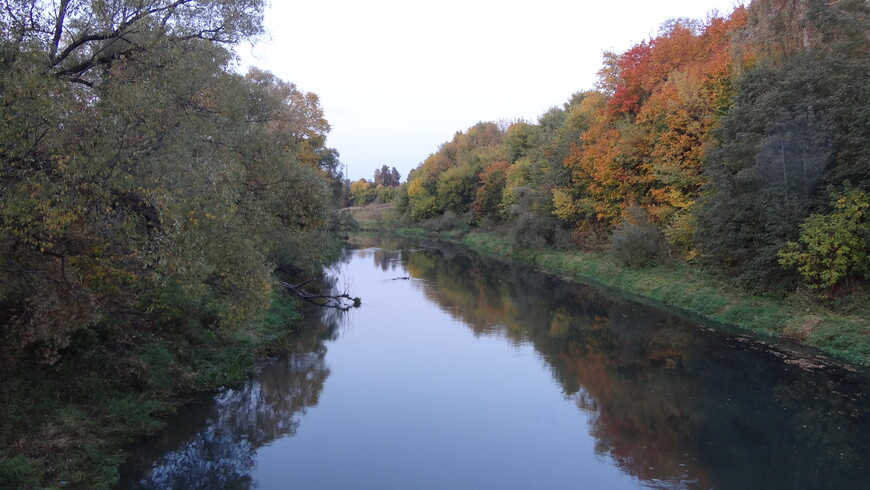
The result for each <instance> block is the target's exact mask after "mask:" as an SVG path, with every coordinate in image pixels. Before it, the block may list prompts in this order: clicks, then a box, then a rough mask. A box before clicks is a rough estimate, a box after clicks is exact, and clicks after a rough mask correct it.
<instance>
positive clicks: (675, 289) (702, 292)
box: [351, 208, 870, 369]
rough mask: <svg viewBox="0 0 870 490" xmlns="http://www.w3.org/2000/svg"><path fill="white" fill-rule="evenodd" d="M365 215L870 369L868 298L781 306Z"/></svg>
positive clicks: (706, 280)
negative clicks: (410, 226) (810, 349)
mask: <svg viewBox="0 0 870 490" xmlns="http://www.w3.org/2000/svg"><path fill="white" fill-rule="evenodd" d="M363 209H365V208H360V211H357V212H356V213H353V212H352V213H351V214H352V215H353V216H354V218H355V219H357V220H358V221H359V222H360V230H361V231H362V232H363V233H374V234H379V233H393V234H398V235H402V236H407V237H424V236H430V237H437V238H440V239H446V240H451V241H455V242H458V243H462V244H463V245H465V246H466V247H468V248H470V249H472V250H475V251H476V252H478V253H481V254H484V255H488V256H491V257H494V258H497V259H499V260H502V261H505V262H508V263H510V262H518V263H523V264H527V265H531V266H533V267H536V268H538V269H541V270H544V271H546V272H548V273H551V274H554V275H557V276H560V277H562V278H564V279H567V280H571V281H577V282H582V283H586V284H593V285H596V286H603V287H607V288H614V289H616V290H619V291H621V292H624V293H628V294H630V295H634V296H637V297H640V298H644V299H646V300H649V301H651V302H653V303H655V304H657V305H658V306H660V307H663V308H669V309H674V310H678V311H681V312H683V313H687V314H690V315H693V316H696V317H697V318H699V319H700V320H703V321H706V322H710V323H713V324H720V325H728V326H730V327H734V328H737V329H739V330H740V331H743V332H745V333H747V334H749V335H754V336H758V337H767V338H770V337H773V338H778V339H785V340H786V341H790V342H794V343H796V344H799V345H802V346H806V347H810V348H812V349H818V350H819V351H821V352H822V353H824V354H825V355H827V356H831V358H832V359H830V361H829V362H831V363H834V364H839V365H843V366H845V367H851V368H859V369H867V368H870V320H868V318H870V311H868V310H870V307H868V300H867V298H866V297H863V298H858V299H855V300H853V301H851V302H850V303H848V304H845V303H840V304H836V303H830V302H827V303H826V302H822V301H819V300H818V298H816V297H815V296H813V295H812V293H809V292H807V293H792V294H790V295H787V296H785V297H776V298H775V297H771V296H762V295H758V294H752V293H750V292H746V291H741V290H740V289H739V288H736V287H735V286H733V285H732V284H730V283H728V282H727V281H726V280H724V279H721V278H717V277H715V276H714V275H712V274H710V273H708V272H705V271H703V270H701V269H700V268H698V267H694V266H692V265H690V264H686V263H681V262H671V263H667V264H663V265H658V266H654V267H648V268H642V269H629V268H626V267H624V266H622V265H621V264H620V263H619V262H617V261H616V260H615V259H614V258H612V257H611V256H609V255H607V254H601V253H594V252H581V251H575V250H555V249H539V250H530V249H522V248H518V247H517V246H516V244H515V241H514V240H513V239H511V238H510V237H507V236H504V235H500V234H497V233H491V232H483V231H478V230H473V229H470V228H468V227H467V226H460V227H453V226H449V224H447V226H441V225H442V224H443V223H440V222H439V219H435V220H430V222H428V223H426V224H425V225H428V226H427V227H426V228H423V227H412V228H408V227H405V225H404V224H403V223H401V222H400V221H399V220H398V219H397V218H396V217H395V216H394V215H390V214H388V213H387V214H385V213H384V212H383V211H380V212H379V213H378V215H377V217H376V218H373V217H370V216H369V215H368V214H367V213H365V212H364V211H361V210H363Z"/></svg>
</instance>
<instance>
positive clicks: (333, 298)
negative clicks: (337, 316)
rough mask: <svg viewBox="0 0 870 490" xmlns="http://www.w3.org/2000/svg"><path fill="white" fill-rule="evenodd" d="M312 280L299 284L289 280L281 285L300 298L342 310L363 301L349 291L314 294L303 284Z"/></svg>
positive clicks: (356, 305)
mask: <svg viewBox="0 0 870 490" xmlns="http://www.w3.org/2000/svg"><path fill="white" fill-rule="evenodd" d="M308 282H310V281H306V282H303V283H301V284H298V285H293V284H290V283H289V282H283V281H282V282H281V283H280V284H281V287H282V288H284V289H285V290H287V291H290V292H292V293H293V294H295V295H296V296H297V297H298V298H299V299H302V300H303V301H307V302H309V303H312V304H315V305H317V306H322V307H324V308H335V309H337V310H341V311H348V310H350V309H351V308H358V307H359V306H360V305H361V304H362V301H361V300H360V299H359V298H355V297H352V296H351V295H349V294H347V293H342V294H313V293H309V292H308V291H306V290H304V289H302V286H303V285H305V284H307V283H308Z"/></svg>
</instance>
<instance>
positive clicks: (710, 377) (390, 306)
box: [121, 245, 870, 489]
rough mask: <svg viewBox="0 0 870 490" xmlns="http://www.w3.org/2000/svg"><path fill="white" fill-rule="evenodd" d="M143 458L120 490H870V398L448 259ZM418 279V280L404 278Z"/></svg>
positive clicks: (303, 346)
mask: <svg viewBox="0 0 870 490" xmlns="http://www.w3.org/2000/svg"><path fill="white" fill-rule="evenodd" d="M382 247H384V248H367V249H360V250H352V251H348V252H347V253H346V254H345V256H344V257H343V259H342V261H341V263H340V264H338V265H337V266H336V267H335V271H334V272H335V274H336V275H339V276H341V277H344V278H346V279H343V280H340V281H339V282H340V283H342V282H343V283H345V284H346V286H347V287H349V289H350V290H351V292H352V293H353V294H355V295H358V296H361V297H362V299H363V306H362V307H361V308H359V309H356V310H353V311H352V312H350V313H349V314H343V315H342V314H339V313H337V312H334V311H330V312H324V313H325V314H324V315H323V317H322V318H320V319H317V320H313V321H312V322H311V325H310V326H309V327H308V328H306V329H305V331H303V332H300V333H299V336H298V339H297V342H296V343H295V348H294V351H293V352H290V353H288V354H287V355H286V356H285V357H283V358H282V359H279V360H277V361H276V362H274V363H273V364H271V365H269V366H267V367H266V368H265V369H264V370H263V371H262V373H261V374H260V375H259V376H257V377H256V378H254V379H251V380H249V381H248V382H247V383H245V384H244V385H243V386H239V387H236V388H233V389H228V390H225V391H222V392H221V393H219V394H217V395H213V396H210V397H208V398H207V399H204V400H203V401H202V402H201V403H199V404H196V405H195V406H192V407H190V408H189V409H187V410H185V411H184V412H183V413H182V414H180V415H179V416H178V417H176V418H175V419H173V420H172V421H170V425H169V427H168V428H167V430H166V431H164V433H163V434H161V435H159V436H157V437H155V438H153V439H152V440H149V441H146V443H144V444H143V445H141V446H138V447H136V448H135V449H134V452H135V455H134V456H133V458H132V460H131V462H130V464H129V465H128V466H127V467H125V468H124V469H123V470H122V482H121V488H177V489H189V488H207V489H219V488H234V489H247V488H263V489H286V488H303V489H319V488H323V489H334V488H339V489H340V488H347V489H484V488H492V489H562V488H588V489H621V488H675V489H684V488H685V489H694V488H703V489H707V488H718V489H750V488H758V489H776V488H783V489H800V488H807V489H810V488H831V489H857V488H870V472H868V462H870V404H868V398H867V393H868V388H870V382H868V379H867V377H866V376H865V375H864V374H859V373H851V372H848V371H845V370H840V369H834V368H827V367H818V366H816V364H817V363H816V361H815V360H812V359H811V360H810V361H809V362H808V361H806V360H800V359H798V358H795V357H793V356H792V355H790V354H789V353H788V350H783V349H780V348H770V347H769V346H767V345H765V344H762V343H760V342H755V341H750V340H748V339H746V338H744V337H741V336H738V335H733V334H728V333H723V332H721V331H714V330H711V329H709V328H704V327H701V326H699V325H698V323H697V322H693V321H691V320H689V319H686V318H680V317H677V316H674V315H672V314H668V313H665V312H662V311H658V310H656V309H653V308H650V307H646V306H642V305H639V304H637V303H633V302H630V301H628V300H624V299H621V298H619V297H616V296H615V295H613V294H607V293H603V292H601V291H598V290H595V289H592V288H588V287H583V286H577V285H570V284H566V283H563V282H561V281H558V280H556V279H553V278H550V277H548V276H545V275H543V274H538V273H534V272H531V271H527V270H522V269H520V268H510V269H509V268H507V267H505V266H503V265H498V264H495V263H492V262H488V261H483V260H480V259H478V258H473V257H470V256H468V255H466V254H465V253H464V252H461V251H459V250H456V249H451V248H449V247H447V248H445V247H443V246H441V247H435V246H428V247H424V246H419V245H418V246H417V248H410V247H407V248H400V249H393V248H398V247H397V246H396V245H393V246H392V247H391V246H388V245H382ZM405 276H409V277H410V278H409V279H397V278H400V277H405Z"/></svg>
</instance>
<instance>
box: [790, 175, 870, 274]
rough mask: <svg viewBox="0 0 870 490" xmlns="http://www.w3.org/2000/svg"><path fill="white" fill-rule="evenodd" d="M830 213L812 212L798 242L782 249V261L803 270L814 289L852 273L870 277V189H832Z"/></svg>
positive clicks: (802, 226)
mask: <svg viewBox="0 0 870 490" xmlns="http://www.w3.org/2000/svg"><path fill="white" fill-rule="evenodd" d="M828 196H829V197H830V200H831V202H830V205H831V207H832V208H833V209H832V210H831V211H830V212H828V213H824V214H823V213H815V214H812V215H810V216H809V217H808V218H807V219H806V220H804V222H803V223H802V224H801V226H800V230H801V233H800V238H799V239H798V241H797V242H788V243H787V244H786V245H785V247H784V248H783V249H781V250H780V251H779V263H780V264H781V265H783V266H785V267H793V268H796V269H797V270H798V272H800V274H801V276H803V278H804V280H805V281H806V282H807V284H808V285H809V286H810V287H811V288H814V289H821V288H830V287H832V286H834V285H836V284H837V283H839V282H840V281H841V280H843V279H845V278H848V277H849V276H851V275H863V276H864V278H866V279H870V192H866V191H862V190H860V189H855V188H852V187H849V186H847V187H846V188H845V189H844V190H842V191H838V190H837V189H835V188H829V189H828Z"/></svg>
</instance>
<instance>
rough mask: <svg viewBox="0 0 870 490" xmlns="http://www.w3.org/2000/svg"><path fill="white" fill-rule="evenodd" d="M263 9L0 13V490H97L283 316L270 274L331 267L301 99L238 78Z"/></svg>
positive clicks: (29, 5)
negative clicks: (74, 488) (238, 52)
mask: <svg viewBox="0 0 870 490" xmlns="http://www.w3.org/2000/svg"><path fill="white" fill-rule="evenodd" d="M264 4H265V2H264V1H263V0H143V1H140V0H137V1H114V2H102V1H77V0H62V1H52V2H49V1H44V0H30V1H27V0H14V1H12V0H10V1H5V2H3V4H2V9H0V159H2V171H0V406H2V407H3V408H2V410H0V487H3V488H6V487H7V486H10V487H15V488H26V487H30V486H41V485H49V486H54V485H56V484H58V482H61V481H63V482H67V483H68V484H83V482H87V483H84V484H85V486H87V487H88V488H97V487H102V486H104V485H106V484H108V483H110V482H111V481H112V480H113V475H116V473H114V472H115V468H114V467H115V466H116V465H117V463H118V462H119V461H121V458H122V454H121V453H120V452H119V451H118V449H117V444H118V443H119V441H120V442H124V441H129V440H132V438H135V437H136V436H137V435H139V434H141V433H143V432H147V431H149V430H153V429H154V428H155V427H156V426H158V425H159V422H157V421H156V420H155V419H154V418H153V417H152V416H154V415H158V416H159V415H160V414H161V413H166V412H167V411H170V410H172V409H173V407H172V403H169V402H167V403H162V401H166V400H170V401H171V400H172V393H174V392H178V391H179V390H180V391H184V390H190V389H192V388H194V389H195V388H205V387H209V386H210V385H213V384H215V383H220V382H226V381H230V380H232V378H233V377H235V378H238V375H239V374H241V375H243V374H244V369H245V360H244V358H247V356H248V353H249V352H248V351H246V350H244V349H242V348H241V347H240V345H248V344H251V342H252V341H251V340H250V338H252V337H255V336H256V334H257V332H256V331H257V328H259V327H262V325H263V324H264V322H265V323H269V322H270V321H271V322H272V323H273V325H272V327H276V326H277V325H274V324H275V323H281V322H282V321H283V320H282V319H281V317H282V315H283V318H284V319H286V318H290V317H293V315H295V313H293V311H292V310H293V307H292V305H289V306H288V305H287V304H282V301H284V300H282V299H281V295H280V294H278V293H277V292H276V284H277V280H276V279H274V277H275V274H276V271H280V272H281V273H283V274H288V275H296V276H299V275H305V274H306V273H312V272H315V271H319V270H320V268H321V266H322V264H323V263H324V261H326V260H327V259H329V253H330V252H329V251H330V247H329V246H325V245H326V244H328V243H330V241H331V240H332V238H330V237H331V227H333V226H334V224H335V220H334V219H333V218H334V216H333V209H334V208H335V206H334V204H335V199H336V197H337V192H339V191H340V190H341V184H342V176H341V175H340V173H339V162H338V153H337V152H336V151H335V150H333V149H331V148H328V147H326V136H327V134H328V133H329V131H330V126H329V124H328V122H327V121H326V119H325V118H324V114H323V111H322V108H321V106H320V102H319V99H318V97H317V96H316V95H315V94H313V93H310V92H305V91H303V90H301V89H300V88H298V87H297V86H295V85H294V84H293V83H289V82H286V81H283V80H280V79H278V78H277V77H275V76H274V75H272V74H270V73H268V72H264V71H261V70H257V69H251V70H250V71H249V72H248V73H247V74H245V75H242V74H238V73H237V68H236V65H235V55H234V54H233V51H232V50H233V47H234V45H236V44H237V43H239V42H240V41H242V40H254V39H256V37H257V36H258V35H260V34H261V33H262V31H263V29H262V15H263V14H262V12H263V8H264ZM276 298H277V299H276ZM284 303H286V301H284ZM276 308H277V310H276ZM264 312H265V313H264ZM268 314H271V315H273V317H274V316H275V315H277V317H275V318H271V319H269V318H266V319H264V315H268ZM276 318H277V319H276ZM246 342H247V344H245V343H246ZM218 344H225V345H232V346H233V349H235V350H232V349H231V350H230V351H228V352H222V351H219V350H218V351H209V350H208V349H207V347H209V346H211V345H218ZM248 346H249V347H250V345H248ZM221 355H222V356H224V357H225V358H224V359H218V358H215V357H216V356H221ZM210 356H211V357H210ZM227 363H228V364H227ZM233 369H235V370H237V371H238V372H235V373H229V372H228V371H230V370H233ZM137 423H139V424H141V425H140V426H135V424H137ZM107 441H108V442H107ZM113 444H114V445H113ZM46 478H48V480H45V479H46ZM61 486H63V485H61Z"/></svg>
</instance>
